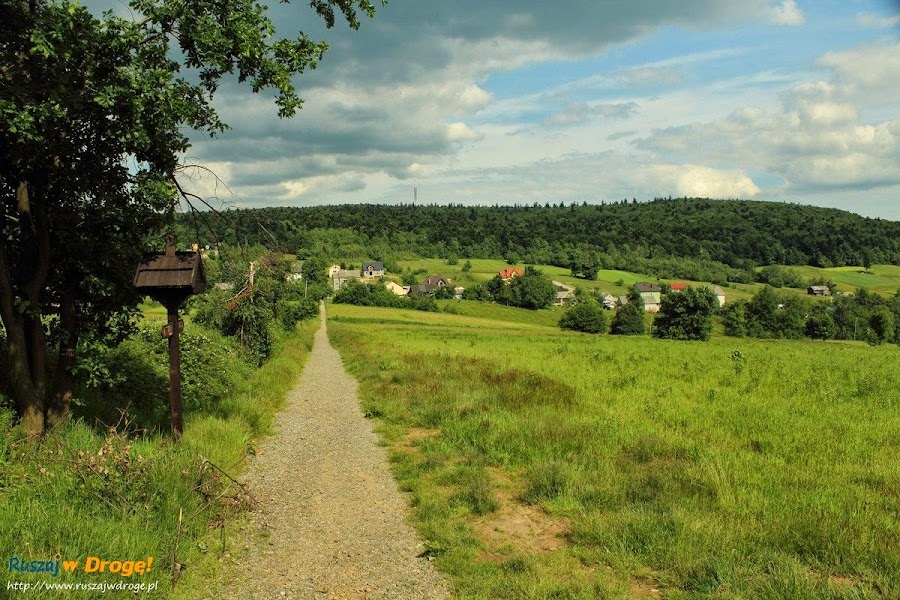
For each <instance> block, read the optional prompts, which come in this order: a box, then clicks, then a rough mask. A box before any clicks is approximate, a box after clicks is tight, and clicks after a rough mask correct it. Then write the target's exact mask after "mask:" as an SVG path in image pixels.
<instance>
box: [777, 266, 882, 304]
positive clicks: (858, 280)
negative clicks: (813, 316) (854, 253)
mask: <svg viewBox="0 0 900 600" xmlns="http://www.w3.org/2000/svg"><path fill="white" fill-rule="evenodd" d="M786 268H788V269H792V270H794V271H797V272H798V273H799V274H800V275H801V276H802V277H804V278H805V279H816V278H819V277H823V278H825V279H830V280H831V281H833V282H835V283H836V284H837V285H838V291H842V292H855V291H856V290H857V289H858V288H861V287H864V288H867V289H868V290H869V291H871V292H877V293H879V294H887V295H891V296H893V295H894V294H895V293H896V292H897V290H898V289H900V266H896V265H873V266H872V268H871V269H870V270H869V272H866V271H865V270H864V269H863V268H862V267H833V268H829V269H823V268H819V267H810V266H803V267H786Z"/></svg>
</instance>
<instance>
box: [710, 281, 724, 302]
mask: <svg viewBox="0 0 900 600" xmlns="http://www.w3.org/2000/svg"><path fill="white" fill-rule="evenodd" d="M712 292H713V294H715V295H716V299H717V300H718V301H719V306H725V290H723V289H722V288H721V287H719V286H717V285H716V286H713V289H712Z"/></svg>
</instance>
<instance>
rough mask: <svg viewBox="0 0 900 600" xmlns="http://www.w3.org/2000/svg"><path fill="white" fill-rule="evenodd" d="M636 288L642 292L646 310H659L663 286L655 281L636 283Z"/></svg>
mask: <svg viewBox="0 0 900 600" xmlns="http://www.w3.org/2000/svg"><path fill="white" fill-rule="evenodd" d="M634 289H635V290H637V291H638V293H640V295H641V299H642V300H643V301H644V310H645V311H647V312H652V313H655V312H659V305H660V304H661V303H662V288H660V287H659V286H658V285H656V284H655V283H646V282H640V283H636V284H634Z"/></svg>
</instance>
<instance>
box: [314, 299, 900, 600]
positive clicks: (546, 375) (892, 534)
mask: <svg viewBox="0 0 900 600" xmlns="http://www.w3.org/2000/svg"><path fill="white" fill-rule="evenodd" d="M335 309H336V307H335V308H332V309H330V310H332V312H333V313H334V314H335V316H338V317H339V316H340V310H335ZM388 312H390V311H377V310H372V311H371V312H370V313H369V314H370V316H371V317H373V320H370V321H363V320H359V321H355V322H341V321H337V322H334V323H333V325H331V326H330V332H331V336H332V340H333V341H334V343H335V344H336V345H337V346H338V348H339V350H340V351H341V353H342V355H343V356H344V358H345V360H346V361H347V363H348V365H349V366H350V368H351V370H352V371H353V372H354V373H355V374H356V375H357V376H358V377H359V378H360V381H361V383H362V386H361V393H362V394H363V400H362V401H363V403H364V409H365V410H366V412H367V414H370V415H372V416H377V417H378V418H379V419H380V423H381V425H380V427H381V431H382V433H383V435H384V439H385V441H386V443H387V444H388V445H390V446H392V447H393V448H394V452H393V457H394V464H395V470H396V473H397V475H398V478H399V480H400V481H401V485H402V486H403V487H404V488H405V489H407V490H409V491H410V492H411V493H412V500H413V503H414V510H415V519H416V522H417V525H418V527H419V529H420V531H421V532H422V534H423V535H424V537H425V539H426V540H427V545H428V548H429V552H430V553H431V554H432V555H433V556H435V558H436V560H437V564H438V565H439V566H440V567H441V568H443V569H444V570H446V571H447V572H448V573H450V574H451V576H452V577H453V578H454V581H455V582H456V584H457V586H458V589H459V590H460V594H461V596H462V597H473V598H482V597H485V598H487V597H502V598H543V597H574V598H578V597H583V598H594V597H628V596H629V594H638V595H639V593H640V589H641V586H642V585H645V584H646V585H648V586H651V587H655V588H657V589H659V590H661V591H662V592H663V594H664V595H665V597H673V598H695V597H698V598H699V597H722V598H788V597H790V598H794V597H797V598H895V597H900V587H898V586H900V519H898V518H897V517H898V512H897V507H898V505H900V504H898V502H900V470H898V469H897V466H896V465H897V464H898V462H897V461H898V454H897V453H898V450H900V436H898V432H900V410H898V409H900V392H898V389H897V387H896V382H897V381H898V380H900V360H898V358H900V356H898V349H897V348H896V347H895V346H892V347H882V348H870V347H865V346H861V345H853V344H844V343H813V342H807V341H759V340H744V339H740V340H739V339H730V338H713V340H712V341H711V342H709V343H700V342H676V341H666V340H654V339H647V338H627V339H622V338H618V337H613V336H599V337H598V336H593V337H591V336H585V335H580V334H560V333H555V332H554V333H547V334H542V333H541V332H540V331H538V330H533V329H531V330H529V329H520V330H515V329H510V330H507V331H503V332H502V333H501V332H499V331H498V330H496V329H495V328H493V327H490V328H483V327H478V326H477V325H472V326H471V327H469V328H467V329H453V330H449V329H448V328H446V327H441V326H439V325H438V324H436V323H430V324H424V323H423V324H416V325H408V326H405V327H396V326H394V325H392V324H390V323H382V324H379V323H377V322H376V321H375V320H374V318H376V317H378V316H384V315H386V314H387V313H388ZM358 318H361V317H358ZM373 364H377V365H381V368H379V369H372V368H371V365H373ZM419 428H425V429H427V430H429V431H431V432H432V434H431V435H428V436H418V437H413V438H410V437H409V436H408V435H407V432H409V431H410V430H416V429H419ZM466 469H469V470H471V474H472V475H471V477H468V478H465V477H462V478H461V477H460V476H459V475H458V474H459V473H460V472H461V470H462V472H465V470H466ZM484 473H488V474H491V476H490V477H491V478H490V479H489V480H488V481H487V482H486V481H485V476H484ZM503 490H506V492H505V494H506V496H509V498H506V499H504V500H503V502H502V503H500V504H506V505H507V508H506V509H504V508H500V510H499V511H497V512H496V514H494V516H493V517H492V516H491V514H492V512H494V511H492V510H491V508H492V506H493V505H492V504H491V502H490V499H491V498H496V497H498V496H497V495H498V494H501V492H502V491H503ZM501 495H502V494H501ZM500 504H498V506H500ZM510 507H512V508H510ZM516 507H518V509H521V510H525V509H527V508H528V507H532V508H531V509H530V510H533V509H534V508H537V509H538V510H539V514H542V515H543V517H542V518H544V519H546V520H547V521H548V522H556V523H558V524H559V523H561V524H563V526H564V528H565V531H566V533H565V539H564V542H565V543H564V545H563V547H562V548H559V549H555V550H550V551H544V552H539V551H535V550H534V549H533V548H530V547H529V545H528V543H527V540H525V539H517V538H510V539H509V540H507V543H505V544H501V545H500V546H497V545H496V544H497V542H496V540H494V539H493V538H492V537H491V536H485V535H482V534H480V533H479V531H481V529H480V528H483V527H485V526H487V527H500V525H501V522H502V521H503V519H505V518H506V516H507V514H506V513H508V512H509V510H513V509H516V510H518V509H517V508H516ZM505 511H506V512H505ZM492 518H493V519H495V520H496V523H495V522H494V521H492V520H491V519H492ZM485 524H486V525H485ZM526 537H527V536H526Z"/></svg>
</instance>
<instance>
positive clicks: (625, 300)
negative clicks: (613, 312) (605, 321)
mask: <svg viewBox="0 0 900 600" xmlns="http://www.w3.org/2000/svg"><path fill="white" fill-rule="evenodd" d="M626 304H628V296H619V297H617V298H616V306H617V307H619V308H622V307H623V306H625V305H626Z"/></svg>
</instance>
